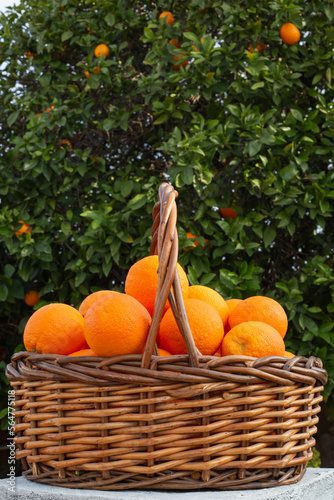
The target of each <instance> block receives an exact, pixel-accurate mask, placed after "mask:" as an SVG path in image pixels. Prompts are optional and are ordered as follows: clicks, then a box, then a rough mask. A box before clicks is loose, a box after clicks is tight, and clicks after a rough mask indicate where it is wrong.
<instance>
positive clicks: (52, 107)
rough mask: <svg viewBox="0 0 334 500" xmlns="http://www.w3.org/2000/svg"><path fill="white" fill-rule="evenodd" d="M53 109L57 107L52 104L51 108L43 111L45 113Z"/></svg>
mask: <svg viewBox="0 0 334 500" xmlns="http://www.w3.org/2000/svg"><path fill="white" fill-rule="evenodd" d="M52 109H55V107H54V106H51V108H46V110H45V111H43V113H50V111H51V110H52ZM50 116H51V115H50Z"/></svg>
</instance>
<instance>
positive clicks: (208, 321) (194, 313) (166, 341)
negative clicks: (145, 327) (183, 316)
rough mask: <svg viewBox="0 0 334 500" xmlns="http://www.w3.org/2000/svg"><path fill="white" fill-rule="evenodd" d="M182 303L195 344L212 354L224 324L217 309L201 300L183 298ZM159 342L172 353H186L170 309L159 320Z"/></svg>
mask: <svg viewBox="0 0 334 500" xmlns="http://www.w3.org/2000/svg"><path fill="white" fill-rule="evenodd" d="M184 305H185V308H186V313H187V317H188V321H189V325H190V329H191V332H192V335H193V338H194V341H195V344H196V346H197V348H198V349H199V351H200V352H201V353H202V354H206V355H209V356H211V355H212V354H214V353H215V352H216V351H217V349H218V347H219V345H220V343H221V341H222V338H223V336H224V325H223V322H222V320H221V317H220V316H219V313H218V311H216V309H215V308H214V307H213V306H212V305H210V304H208V303H207V302H203V300H198V299H185V301H184ZM159 342H160V347H161V348H162V349H166V351H169V352H171V353H172V354H187V348H186V344H185V341H184V340H183V337H182V335H181V332H180V330H179V328H178V326H177V323H176V320H175V317H174V314H173V311H172V309H168V311H167V312H166V313H165V315H164V317H163V318H162V320H161V324H160V329H159Z"/></svg>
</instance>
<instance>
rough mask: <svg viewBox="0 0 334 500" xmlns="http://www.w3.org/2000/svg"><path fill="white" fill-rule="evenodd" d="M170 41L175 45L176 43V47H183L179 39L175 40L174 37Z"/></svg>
mask: <svg viewBox="0 0 334 500" xmlns="http://www.w3.org/2000/svg"><path fill="white" fill-rule="evenodd" d="M169 43H172V44H173V45H175V47H176V48H177V49H179V48H180V47H181V45H180V43H179V41H178V40H173V39H172V40H169Z"/></svg>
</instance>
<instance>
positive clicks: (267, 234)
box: [263, 226, 276, 247]
mask: <svg viewBox="0 0 334 500" xmlns="http://www.w3.org/2000/svg"><path fill="white" fill-rule="evenodd" d="M275 238H276V229H275V228H274V227H273V226H268V227H267V228H266V229H265V230H264V233H263V243H264V246H265V247H268V246H269V245H270V244H271V243H272V242H273V241H274V239H275Z"/></svg>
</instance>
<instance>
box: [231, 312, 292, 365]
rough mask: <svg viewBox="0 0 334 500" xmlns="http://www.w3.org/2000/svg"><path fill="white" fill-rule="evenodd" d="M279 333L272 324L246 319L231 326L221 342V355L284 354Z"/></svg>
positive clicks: (258, 355) (258, 356)
mask: <svg viewBox="0 0 334 500" xmlns="http://www.w3.org/2000/svg"><path fill="white" fill-rule="evenodd" d="M284 352H285V346H284V342H283V339H282V337H281V335H280V334H279V333H278V331H277V330H275V328H273V327H272V326H270V325H268V324H266V323H263V322H261V321H246V322H245V323H240V324H239V325H237V326H235V327H234V328H231V330H230V331H229V332H228V333H227V334H226V335H225V337H224V338H223V342H222V355H223V356H230V355H231V354H236V355H239V356H240V355H242V356H254V357H255V358H261V357H263V356H284Z"/></svg>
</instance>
